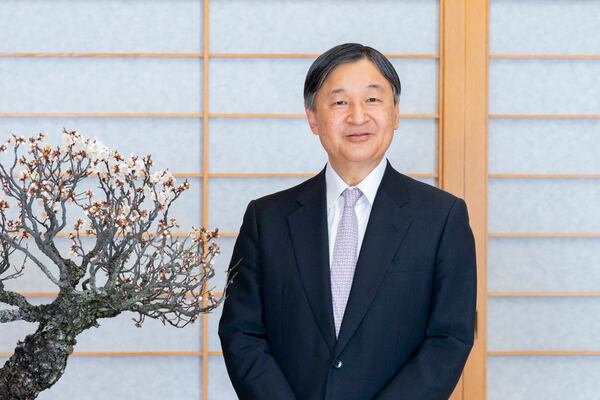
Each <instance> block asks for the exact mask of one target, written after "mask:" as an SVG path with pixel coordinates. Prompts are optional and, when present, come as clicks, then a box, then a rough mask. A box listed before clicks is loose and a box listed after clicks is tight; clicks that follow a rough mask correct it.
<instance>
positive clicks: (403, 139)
mask: <svg viewBox="0 0 600 400" xmlns="http://www.w3.org/2000/svg"><path fill="white" fill-rule="evenodd" d="M437 129H438V125H437V122H436V120H433V119H401V120H400V125H399V127H398V130H397V131H396V133H395V134H394V139H393V140H392V144H391V145H390V148H389V149H388V151H387V153H386V157H387V158H388V160H389V161H390V163H391V164H392V167H394V168H395V169H396V170H397V171H399V172H402V173H404V174H406V173H429V174H432V173H437V165H438V162H437V158H438V131H437Z"/></svg>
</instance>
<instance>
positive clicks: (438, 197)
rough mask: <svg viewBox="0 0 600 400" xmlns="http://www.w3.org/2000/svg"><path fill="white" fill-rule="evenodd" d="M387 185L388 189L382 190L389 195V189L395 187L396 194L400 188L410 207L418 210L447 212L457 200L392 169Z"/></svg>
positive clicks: (453, 196) (449, 194)
mask: <svg viewBox="0 0 600 400" xmlns="http://www.w3.org/2000/svg"><path fill="white" fill-rule="evenodd" d="M387 184H388V187H384V190H386V191H388V193H389V192H390V187H392V188H394V187H395V189H396V190H395V191H396V192H398V191H399V190H398V188H401V189H400V190H402V191H403V192H405V193H406V194H407V197H408V200H409V201H410V203H411V204H412V206H413V207H417V208H420V209H425V210H427V209H428V210H431V209H436V210H440V211H442V210H448V209H449V208H451V207H452V206H453V205H454V204H455V202H456V201H457V200H459V197H457V196H455V195H454V194H452V193H450V192H447V191H445V190H443V189H440V188H438V187H436V186H433V185H432V184H431V183H427V182H422V181H420V180H418V179H415V178H413V177H410V176H408V175H404V174H402V173H401V172H398V171H397V170H395V169H394V168H391V169H390V179H388V180H387Z"/></svg>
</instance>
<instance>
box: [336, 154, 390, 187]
mask: <svg viewBox="0 0 600 400" xmlns="http://www.w3.org/2000/svg"><path fill="white" fill-rule="evenodd" d="M382 159H383V156H382V157H381V158H380V159H379V160H376V161H373V162H369V163H350V164H342V165H338V164H336V163H335V162H332V161H331V159H330V160H329V164H330V165H331V167H332V168H333V169H334V171H335V172H336V173H337V174H338V175H339V177H340V178H342V180H343V181H344V182H346V184H347V185H348V186H356V185H358V184H359V183H360V182H362V180H363V179H365V177H366V176H367V175H369V174H370V173H371V171H373V169H375V167H376V166H377V165H378V164H379V163H380V162H381V160H382Z"/></svg>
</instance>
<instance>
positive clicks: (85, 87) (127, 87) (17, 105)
mask: <svg viewBox="0 0 600 400" xmlns="http://www.w3.org/2000/svg"><path fill="white" fill-rule="evenodd" d="M201 77H202V62H201V60H196V59H151V58H144V59H131V58H124V59H103V58H101V59H89V58H75V59H68V58H63V59H60V58H49V59H27V58H23V59H10V58H5V59H0V88H1V91H2V93H3V96H1V97H0V110H2V112H19V113H95V112H98V113H103V112H107V113H108V112H120V113H136V112H137V113H142V112H154V113H194V112H196V113H197V112H201V110H202V85H201V81H202V79H201Z"/></svg>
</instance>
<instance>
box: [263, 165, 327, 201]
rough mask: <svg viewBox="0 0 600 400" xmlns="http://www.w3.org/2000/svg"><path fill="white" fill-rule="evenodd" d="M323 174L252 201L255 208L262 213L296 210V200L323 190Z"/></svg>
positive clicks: (322, 172)
mask: <svg viewBox="0 0 600 400" xmlns="http://www.w3.org/2000/svg"><path fill="white" fill-rule="evenodd" d="M323 174H324V170H323V171H321V172H320V173H318V174H317V175H315V176H313V177H311V178H309V179H306V180H304V181H302V182H300V183H299V184H297V185H295V186H292V187H290V188H287V189H283V190H280V191H277V192H274V193H270V194H267V195H265V196H262V197H258V198H256V199H255V200H253V201H254V204H255V207H256V208H257V209H260V210H263V211H264V210H266V211H274V210H277V209H279V210H284V211H285V210H289V209H293V208H296V207H297V206H298V203H297V199H299V198H301V197H303V196H311V195H316V194H318V193H320V191H321V190H323V189H324V179H323V178H324V176H323Z"/></svg>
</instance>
